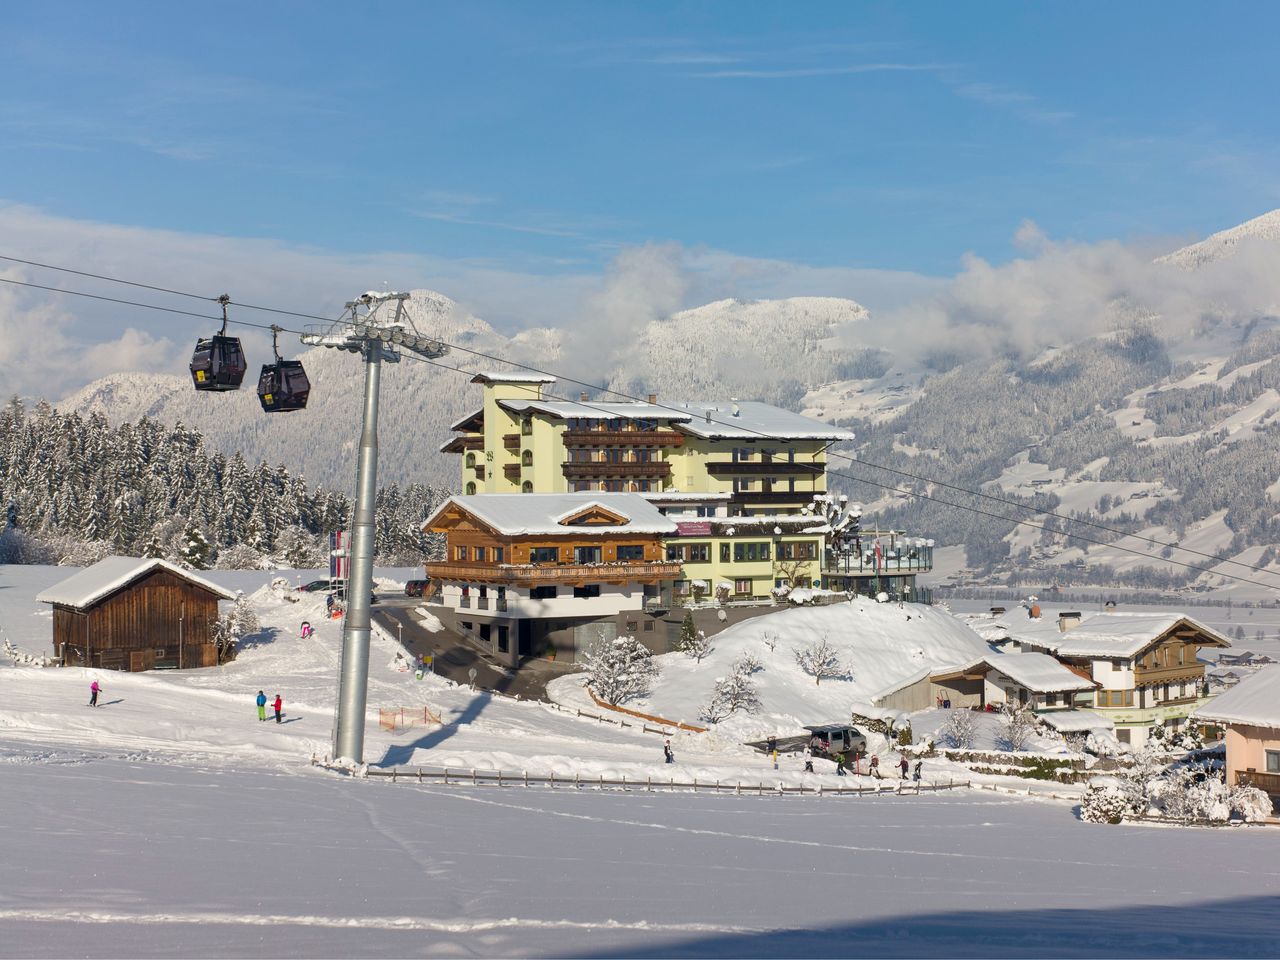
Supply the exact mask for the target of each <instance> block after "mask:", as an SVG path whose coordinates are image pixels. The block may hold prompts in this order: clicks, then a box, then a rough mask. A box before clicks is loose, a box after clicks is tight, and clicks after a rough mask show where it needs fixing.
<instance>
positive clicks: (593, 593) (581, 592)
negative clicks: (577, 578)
mask: <svg viewBox="0 0 1280 960" xmlns="http://www.w3.org/2000/svg"><path fill="white" fill-rule="evenodd" d="M573 595H574V596H575V597H579V598H587V597H598V596H600V584H598V583H588V584H587V585H586V586H584V587H574V588H573Z"/></svg>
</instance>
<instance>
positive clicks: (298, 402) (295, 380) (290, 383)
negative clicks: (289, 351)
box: [258, 360, 311, 413]
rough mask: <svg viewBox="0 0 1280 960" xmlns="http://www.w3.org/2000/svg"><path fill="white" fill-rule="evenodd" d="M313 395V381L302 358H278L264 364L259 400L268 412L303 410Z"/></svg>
mask: <svg viewBox="0 0 1280 960" xmlns="http://www.w3.org/2000/svg"><path fill="white" fill-rule="evenodd" d="M310 395H311V381H310V380H308V379H307V371H305V370H304V369H302V361H301V360H277V361H276V362H275V363H267V364H263V366H262V375H261V376H260V377H259V378H258V400H259V401H260V402H261V403H262V409H263V410H265V411H266V412H267V413H288V412H290V411H291V410H302V409H304V408H305V407H306V405H307V397H308V396H310Z"/></svg>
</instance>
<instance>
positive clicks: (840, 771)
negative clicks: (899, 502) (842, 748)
mask: <svg viewBox="0 0 1280 960" xmlns="http://www.w3.org/2000/svg"><path fill="white" fill-rule="evenodd" d="M835 761H836V776H837V777H843V776H846V774H845V772H844V754H843V753H837V754H836V755H835Z"/></svg>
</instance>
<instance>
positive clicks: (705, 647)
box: [680, 610, 713, 663]
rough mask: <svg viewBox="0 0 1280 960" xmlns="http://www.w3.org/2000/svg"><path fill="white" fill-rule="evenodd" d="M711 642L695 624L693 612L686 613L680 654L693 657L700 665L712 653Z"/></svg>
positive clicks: (681, 630) (681, 628)
mask: <svg viewBox="0 0 1280 960" xmlns="http://www.w3.org/2000/svg"><path fill="white" fill-rule="evenodd" d="M712 649H713V647H712V644H711V640H710V639H708V637H707V635H706V634H705V633H704V632H703V631H701V630H699V629H698V628H697V627H695V626H694V624H693V613H692V611H688V610H686V611H685V615H684V623H683V624H681V626H680V652H681V653H683V654H685V656H688V657H692V658H693V659H694V660H695V661H697V662H698V663H701V662H702V659H703V658H704V657H705V656H706V655H707V654H709V653H710V652H711V651H712Z"/></svg>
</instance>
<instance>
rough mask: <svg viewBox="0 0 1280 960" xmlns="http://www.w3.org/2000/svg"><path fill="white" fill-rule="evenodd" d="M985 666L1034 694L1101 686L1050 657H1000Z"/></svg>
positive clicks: (984, 661) (1028, 655) (1024, 654)
mask: <svg viewBox="0 0 1280 960" xmlns="http://www.w3.org/2000/svg"><path fill="white" fill-rule="evenodd" d="M982 662H983V663H985V664H987V665H988V666H989V667H991V668H992V669H993V670H999V671H1000V672H1001V673H1003V674H1004V675H1005V676H1006V677H1008V678H1009V679H1010V680H1012V681H1013V682H1014V683H1017V684H1019V685H1021V686H1024V687H1026V688H1027V689H1028V690H1030V691H1032V692H1033V693H1062V692H1064V691H1068V690H1092V689H1093V688H1094V687H1095V686H1097V684H1095V683H1094V682H1093V681H1092V680H1086V679H1085V678H1084V677H1082V676H1080V675H1079V674H1077V673H1073V672H1072V671H1070V670H1068V669H1067V668H1066V667H1064V666H1063V665H1062V664H1061V663H1059V662H1058V661H1057V660H1055V659H1054V658H1053V657H1051V656H1049V655H1048V654H1047V653H997V654H992V655H991V656H989V657H984V658H983V661H982Z"/></svg>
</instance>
